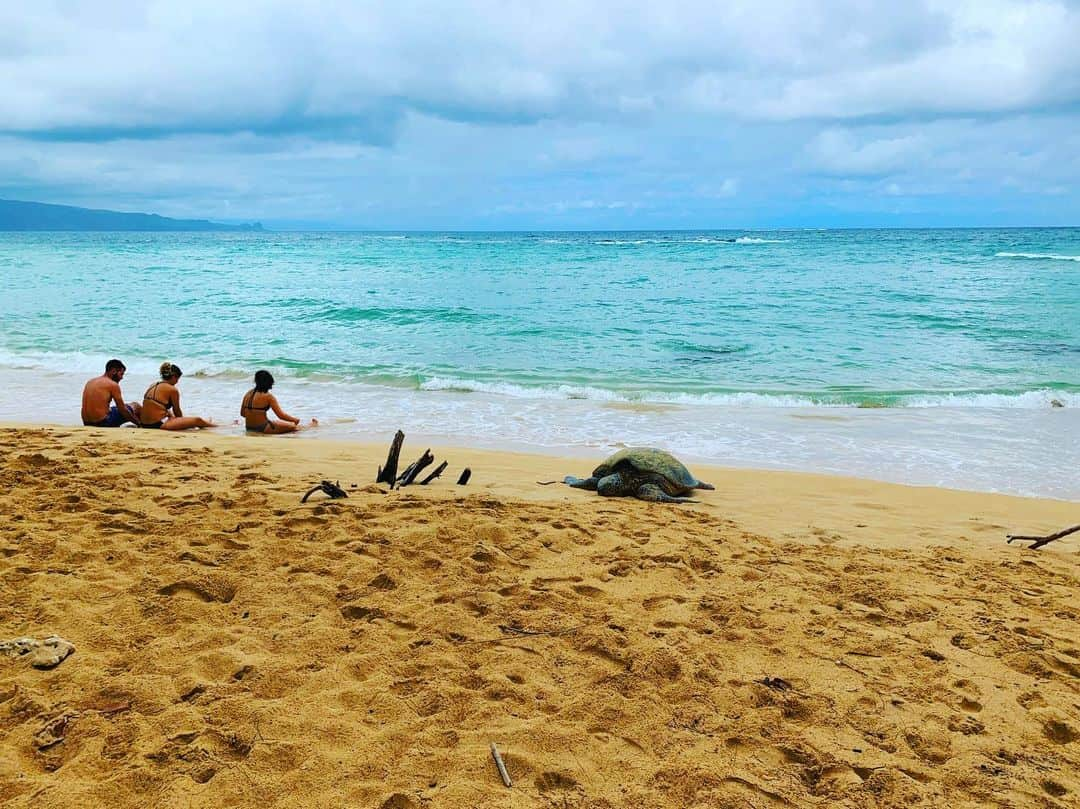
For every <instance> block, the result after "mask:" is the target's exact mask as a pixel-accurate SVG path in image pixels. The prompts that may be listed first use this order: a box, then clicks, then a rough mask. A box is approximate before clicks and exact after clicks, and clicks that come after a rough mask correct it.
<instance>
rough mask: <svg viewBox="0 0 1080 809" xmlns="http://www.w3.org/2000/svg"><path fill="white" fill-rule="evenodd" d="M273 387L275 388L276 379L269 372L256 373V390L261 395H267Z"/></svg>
mask: <svg viewBox="0 0 1080 809" xmlns="http://www.w3.org/2000/svg"><path fill="white" fill-rule="evenodd" d="M272 387H274V377H273V376H271V375H270V372H269V371H256V372H255V390H257V391H258V392H259V393H266V392H267V391H268V390H270V388H272Z"/></svg>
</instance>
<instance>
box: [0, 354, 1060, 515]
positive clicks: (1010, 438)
mask: <svg viewBox="0 0 1080 809" xmlns="http://www.w3.org/2000/svg"><path fill="white" fill-rule="evenodd" d="M147 378H149V377H147ZM85 381H86V378H85V377H84V376H83V375H82V374H76V373H72V372H67V373H63V374H58V373H41V374H39V373H35V372H33V371H30V370H27V369H24V370H21V371H20V370H12V369H0V413H4V414H6V415H7V417H8V418H9V419H10V420H12V421H25V420H26V419H27V418H29V417H31V416H32V418H33V421H34V422H35V423H42V424H48V423H52V424H59V425H63V424H75V423H76V422H75V418H74V417H75V416H77V408H76V407H73V404H72V398H73V395H74V393H75V392H77V391H79V390H81V388H82V385H83V384H84V383H85ZM144 381H145V379H143V378H142V375H140V374H134V375H132V376H131V378H130V380H129V379H125V384H124V390H125V392H126V393H127V394H128V395H129V397H130V396H131V395H132V394H137V393H139V392H141V391H142V390H143V382H144ZM277 387H278V388H280V390H277V389H275V392H276V393H277V394H278V397H279V399H280V400H281V402H282V404H283V405H284V406H285V408H286V410H288V411H289V412H290V413H293V414H294V415H296V416H298V417H300V418H301V419H304V420H306V419H307V418H308V417H311V416H316V417H318V418H319V421H320V423H321V424H320V427H319V430H318V435H320V436H325V437H326V438H328V439H335V440H336V439H346V440H358V441H360V442H361V443H366V442H380V441H382V440H385V441H387V443H389V436H392V435H393V434H394V432H395V431H396V430H398V429H402V430H404V432H405V433H406V434H407V435H408V436H410V437H412V438H413V439H414V440H416V441H418V442H421V441H422V442H430V443H433V444H441V445H445V446H470V447H477V448H487V449H492V450H496V451H507V450H509V451H516V452H521V451H524V452H530V453H531V452H539V453H543V454H549V455H563V456H568V457H581V458H588V457H596V456H597V455H599V456H601V457H606V456H607V455H609V454H611V453H612V452H614V451H615V450H617V449H619V448H621V447H624V446H656V447H660V448H662V449H666V450H668V451H670V452H672V453H673V454H674V455H676V457H679V458H680V459H682V460H683V461H684V462H686V463H693V464H710V465H719V466H729V467H737V468H747V469H774V470H786V471H800V472H809V473H825V474H835V475H844V476H851V477H858V478H866V479H871V480H881V481H889V482H894V483H903V484H910V485H919V486H935V487H948V488H954V489H963V490H969V491H994V492H1003V493H1009V494H1016V495H1022V496H1034V497H1054V498H1058V499H1063V500H1072V501H1080V478H1078V477H1076V476H1067V475H1054V474H1048V472H1047V460H1046V459H1047V458H1048V457H1053V458H1054V465H1055V467H1056V468H1069V467H1070V466H1076V467H1077V468H1080V442H1076V441H1074V440H1072V436H1074V435H1075V434H1080V408H1072V407H1065V408H1051V407H1045V408H1038V409H1030V408H999V407H967V408H965V407H933V408H855V407H844V408H827V407H814V408H800V407H790V408H788V407H758V406H753V405H747V406H704V405H702V406H687V405H666V406H664V407H654V406H630V407H627V406H625V405H623V404H620V403H613V402H600V401H593V400H579V399H566V400H554V399H552V400H548V399H536V400H530V399H517V398H514V397H507V396H499V395H496V394H489V393H475V392H473V393H464V392H448V391H402V390H397V389H389V388H380V387H377V386H367V385H362V384H355V385H340V384H336V383H312V382H304V383H299V382H295V381H285V382H283V383H282V384H281V385H279V386H277ZM246 389H247V388H246V387H244V386H243V385H238V384H237V381H235V380H232V381H223V380H218V379H211V378H203V377H193V378H192V379H190V380H189V379H185V381H184V382H183V384H182V395H183V402H184V410H185V412H187V413H189V414H195V415H201V416H204V417H210V418H213V419H214V420H216V421H218V422H219V423H221V424H222V425H223V427H222V428H221V429H222V430H224V431H228V430H231V429H234V428H233V427H232V426H230V425H231V422H232V421H233V420H234V419H235V418H236V417H237V415H238V409H239V402H240V397H241V396H242V394H243V392H244V390H246ZM75 404H77V402H75ZM384 436H385V438H383V437H384ZM308 437H309V436H308V435H306V434H304V435H301V437H300V438H301V440H307V439H308Z"/></svg>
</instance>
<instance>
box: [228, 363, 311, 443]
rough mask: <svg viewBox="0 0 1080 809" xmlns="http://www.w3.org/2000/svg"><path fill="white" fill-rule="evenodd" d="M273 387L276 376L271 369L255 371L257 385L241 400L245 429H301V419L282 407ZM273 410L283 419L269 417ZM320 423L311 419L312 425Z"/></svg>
mask: <svg viewBox="0 0 1080 809" xmlns="http://www.w3.org/2000/svg"><path fill="white" fill-rule="evenodd" d="M272 387H274V377H273V376H271V374H270V372H269V371H256V372H255V387H254V388H252V389H251V390H249V391H248V392H247V393H245V394H244V398H243V400H242V401H241V402H240V415H241V416H243V417H244V429H245V430H247V431H248V432H249V433H264V434H266V435H280V434H282V433H295V432H296V431H297V430H299V429H300V419H298V418H296V416H290V415H289V414H288V413H286V412H285V411H284V410H282V409H281V405H279V404H278V400H277V397H276V396H274V394H272V393H271V392H270V388H272ZM271 410H273V411H274V415H276V416H277V417H278V418H279V419H282V421H274V420H273V419H271V418H270V417H269V411H271ZM318 423H319V422H318V421H316V420H315V419H312V420H311V424H312V426H315V425H317V424H318Z"/></svg>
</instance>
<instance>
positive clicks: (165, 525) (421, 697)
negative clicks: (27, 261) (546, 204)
mask: <svg viewBox="0 0 1080 809" xmlns="http://www.w3.org/2000/svg"><path fill="white" fill-rule="evenodd" d="M387 439H388V440H389V436H387ZM423 449H424V447H423V446H417V445H416V444H414V443H412V442H410V441H409V440H408V439H406V446H405V450H404V452H403V453H402V460H403V462H408V461H410V460H412V459H413V458H415V457H416V456H418V455H419V454H420V452H421V451H422V450H423ZM434 452H435V455H436V457H437V458H438V459H439V460H442V459H446V460H448V461H449V462H450V468H449V469H448V470H447V472H446V473H445V474H444V476H443V477H442V478H440V479H439V480H437V481H436V482H434V483H433V484H432V485H430V486H427V487H419V486H413V487H408V488H406V489H404V490H400V491H390V492H388V491H386V487H385V486H383V487H377V486H375V485H374V484H373V481H374V478H375V472H376V467H377V466H378V464H380V463H381V462H382V461H383V459H384V458H385V454H386V445H385V444H383V445H363V444H350V443H344V442H337V443H335V442H329V441H321V440H303V441H297V440H290V439H266V438H261V437H255V438H249V437H241V436H236V435H215V434H213V433H202V434H190V435H187V434H184V435H182V434H176V435H171V434H162V433H153V434H148V433H147V432H145V431H135V430H127V429H123V430H113V431H105V430H95V429H82V428H61V427H54V428H28V427H19V426H17V425H9V426H8V427H6V428H3V429H0V457H2V458H3V460H2V461H0V476H2V478H0V484H2V486H0V514H2V515H3V516H2V518H0V641H4V640H10V639H14V638H18V637H24V636H27V637H33V638H38V639H41V638H45V637H47V636H50V635H59V636H61V637H63V638H64V639H66V640H67V641H70V642H71V643H72V644H74V647H75V651H74V653H73V654H71V655H70V656H69V657H67V658H66V659H65V660H63V661H62V662H61V663H60V664H59V665H58V666H56V667H54V668H51V669H44V670H43V669H38V668H34V667H32V666H31V664H30V662H29V660H28V659H27V658H28V656H25V655H24V656H14V655H9V656H2V655H0V804H3V805H4V806H6V807H31V806H33V807H54V806H55V807H60V806H65V807H70V806H109V807H136V806H154V807H158V806H160V807H166V806H191V807H224V806H260V807H268V806H275V807H308V806H357V807H383V808H384V809H419V807H442V806H450V807H457V806H461V807H487V806H490V807H496V806H498V807H508V806H509V807H532V806H558V807H670V808H671V809H675V808H676V807H680V808H681V807H779V806H843V807H871V806H897V807H899V806H911V805H916V804H918V805H925V806H951V807H974V806H986V805H995V806H1010V807H1026V806H1031V807H1068V806H1076V805H1078V801H1080V775H1078V773H1080V640H1078V638H1080V597H1078V596H1080V553H1078V547H1080V544H1078V543H1080V540H1078V539H1077V536H1080V535H1074V536H1072V537H1069V538H1066V539H1064V540H1062V541H1059V542H1055V543H1052V544H1050V545H1048V546H1046V547H1045V548H1043V549H1042V550H1040V551H1030V550H1027V549H1026V548H1024V547H1020V546H1018V545H1015V544H1014V545H1006V544H1005V535H1006V534H1007V533H1010V532H1016V533H1025V534H1027V533H1036V534H1038V533H1048V532H1051V531H1054V530H1058V529H1061V528H1065V527H1067V526H1069V525H1074V524H1076V523H1078V522H1080V505H1078V504H1077V503H1075V502H1072V503H1070V502H1064V501H1054V500H1037V499H1025V498H1017V497H1009V496H1004V495H993V494H979V493H970V492H959V491H951V490H944V489H932V488H916V487H905V486H899V485H892V484H885V483H877V482H869V481H863V480H857V479H851V478H839V477H825V476H818V475H809V474H794V473H781V472H754V471H745V470H731V469H717V468H708V467H694V469H693V471H694V472H695V473H697V474H698V476H699V477H701V478H703V479H705V480H708V481H710V482H712V483H714V484H715V485H716V491H712V492H700V493H697V499H698V500H699V501H700V502H698V503H694V504H691V505H685V506H661V505H657V504H651V503H643V502H639V501H635V500H608V499H601V498H599V497H597V496H596V495H595V494H592V493H589V492H584V491H577V490H571V489H568V488H567V487H565V486H563V485H561V484H557V485H551V486H541V485H537V481H544V480H561V479H562V477H563V476H564V475H565V474H577V475H585V474H587V473H588V472H589V471H590V469H591V466H592V463H590V462H583V461H582V460H581V459H560V458H554V457H547V456H533V455H518V454H511V453H491V452H481V451H476V450H467V449H459V448H438V447H436V448H434ZM596 460H599V458H597V459H596ZM465 466H469V467H470V468H471V469H472V470H473V476H472V480H471V481H470V483H469V485H468V486H465V487H460V486H456V485H454V480H456V478H457V474H458V473H459V472H460V470H461V469H462V467H465ZM1067 473H1068V474H1074V470H1068V471H1067ZM323 478H327V479H330V480H339V481H340V482H341V485H342V487H344V488H345V489H346V490H347V491H348V492H349V493H350V496H349V498H348V499H345V500H334V501H330V500H327V499H326V498H325V497H324V496H323V495H322V494H321V493H320V494H316V495H314V496H313V498H312V499H311V500H310V501H309V502H308V503H306V504H301V503H300V496H301V494H302V493H303V492H304V491H305V490H306V489H308V488H309V487H310V486H312V485H314V484H315V483H317V482H318V481H319V480H320V479H323ZM354 484H355V486H354ZM492 742H494V743H496V744H497V746H498V749H499V750H500V751H501V753H502V756H503V759H504V761H505V763H506V766H507V769H508V773H509V775H510V777H511V778H512V780H513V786H512V787H510V788H507V787H506V786H504V785H503V783H502V782H501V781H500V778H499V774H498V772H497V770H496V768H495V765H494V763H493V761H492V757H491V754H490V745H491V743H492Z"/></svg>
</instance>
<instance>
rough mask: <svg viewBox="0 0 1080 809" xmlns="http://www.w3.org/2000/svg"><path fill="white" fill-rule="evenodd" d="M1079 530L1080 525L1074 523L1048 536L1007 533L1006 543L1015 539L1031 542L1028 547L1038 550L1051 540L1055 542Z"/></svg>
mask: <svg viewBox="0 0 1080 809" xmlns="http://www.w3.org/2000/svg"><path fill="white" fill-rule="evenodd" d="M1077 531H1080V525H1074V526H1073V527H1072V528H1066V529H1064V530H1062V531H1058V532H1057V533H1055V534H1047V535H1046V536H1041V537H1036V536H1026V535H1024V534H1007V535H1006V539H1005V543H1006V544H1008V545H1011V544H1012V542H1013V540H1014V539H1015V540H1016V541H1017V542H1030V543H1031V544H1030V545H1028V547H1029V548H1030V549H1031V550H1037V549H1038V548H1041V547H1042V546H1043V545H1046V544H1047V543H1049V542H1053V541H1054V540H1055V539H1061V538H1062V537H1067V536H1068V535H1069V534H1075V533H1076V532H1077Z"/></svg>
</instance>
